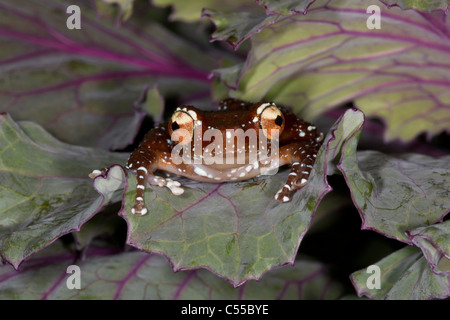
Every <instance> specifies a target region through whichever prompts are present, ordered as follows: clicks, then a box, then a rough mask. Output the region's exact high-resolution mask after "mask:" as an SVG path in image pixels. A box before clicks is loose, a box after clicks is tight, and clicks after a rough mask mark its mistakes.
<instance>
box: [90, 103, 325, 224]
mask: <svg viewBox="0 0 450 320" xmlns="http://www.w3.org/2000/svg"><path fill="white" fill-rule="evenodd" d="M208 133H209V134H208ZM207 135H208V136H207ZM246 138H247V139H246ZM250 138H252V139H250ZM255 139H256V140H255ZM236 140H237V141H236ZM239 141H240V143H239ZM255 141H258V143H256V142H255ZM322 141H323V133H321V132H319V131H318V130H317V127H316V126H315V125H313V124H312V123H310V122H307V121H305V120H303V119H301V118H299V117H297V115H296V114H295V113H293V112H292V111H291V110H290V109H288V108H287V107H285V106H281V105H277V104H276V103H274V102H267V101H259V102H247V101H242V100H239V99H234V98H228V99H225V100H222V101H220V102H219V105H218V108H217V110H214V111H212V110H206V111H205V110H201V109H199V108H196V107H194V106H192V105H181V106H179V107H178V108H176V109H175V111H174V112H173V114H172V116H171V117H170V120H168V121H166V122H164V123H162V124H160V125H157V126H155V127H154V128H152V129H150V130H149V131H148V133H147V134H146V135H145V136H144V138H143V140H142V142H141V143H140V144H139V145H138V147H137V148H136V149H135V150H134V151H133V152H132V153H131V154H130V156H129V158H128V161H127V163H126V166H125V168H126V169H127V171H129V172H132V173H134V174H136V196H135V199H134V200H135V202H134V206H133V207H132V208H131V212H132V213H133V214H134V215H138V216H142V215H145V214H146V213H147V212H148V209H147V208H146V206H145V200H144V194H145V190H146V183H149V184H150V185H157V186H160V187H167V188H168V189H169V190H170V191H171V192H172V194H174V195H181V194H183V192H184V189H183V187H182V186H181V184H180V182H179V181H177V180H174V179H172V178H169V177H163V176H162V175H159V174H156V173H157V172H165V173H167V174H168V175H169V176H171V177H173V175H175V176H182V177H185V178H188V179H191V180H195V181H201V182H208V183H225V182H230V181H242V180H248V179H251V178H254V177H257V176H260V175H263V174H274V173H276V171H277V169H278V168H281V167H283V166H286V165H290V172H289V174H288V177H287V180H286V182H285V183H284V185H283V186H282V187H281V188H280V189H279V191H278V192H277V193H276V194H275V195H274V198H275V200H277V201H278V202H281V203H284V202H288V201H290V200H291V194H292V193H293V192H295V191H297V190H300V189H301V188H303V187H304V186H305V185H306V184H307V182H308V180H309V177H310V174H311V170H312V169H313V165H314V163H315V160H316V158H317V153H318V151H319V148H320V146H321V144H322ZM224 159H226V161H224ZM220 160H222V161H220ZM106 171H107V169H101V170H98V169H96V170H94V171H92V172H91V173H90V174H89V176H90V177H91V178H93V179H95V178H96V177H97V176H99V175H104V174H105V172H106ZM270 172H271V173H270Z"/></svg>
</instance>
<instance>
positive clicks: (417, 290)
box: [350, 246, 450, 300]
mask: <svg viewBox="0 0 450 320" xmlns="http://www.w3.org/2000/svg"><path fill="white" fill-rule="evenodd" d="M375 265H376V266H378V267H379V268H380V271H381V277H380V281H381V282H380V288H379V289H377V288H372V287H371V285H372V284H373V279H372V278H370V277H373V276H374V272H373V271H371V270H370V269H367V268H365V269H361V270H359V271H357V272H355V273H353V274H352V275H351V277H350V278H351V280H352V282H353V285H354V286H355V288H356V291H357V293H358V295H359V296H362V295H365V296H367V297H370V298H372V299H393V300H399V299H401V300H423V299H444V298H446V297H448V296H450V278H449V275H448V274H447V275H445V274H440V275H438V274H436V273H434V272H432V271H431V268H430V265H429V264H428V262H427V259H426V258H425V257H424V256H423V255H422V253H421V252H420V250H419V249H418V248H416V247H411V246H406V247H405V248H403V249H400V250H398V251H396V252H394V253H392V254H391V255H389V256H387V257H386V258H384V259H382V260H381V261H378V262H377V263H376V264H375ZM368 284H369V286H368ZM369 288H371V289H369Z"/></svg>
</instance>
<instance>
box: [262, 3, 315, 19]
mask: <svg viewBox="0 0 450 320" xmlns="http://www.w3.org/2000/svg"><path fill="white" fill-rule="evenodd" d="M313 2H314V0H288V1H286V0H256V3H258V4H259V5H261V6H263V7H264V8H265V9H266V14H268V15H269V14H282V15H291V14H297V13H302V14H306V12H307V10H308V7H309V6H310V5H311V4H312V3H313Z"/></svg>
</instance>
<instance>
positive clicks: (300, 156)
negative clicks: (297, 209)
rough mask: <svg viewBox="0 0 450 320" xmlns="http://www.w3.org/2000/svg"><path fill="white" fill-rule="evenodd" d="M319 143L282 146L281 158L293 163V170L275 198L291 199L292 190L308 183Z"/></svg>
mask: <svg viewBox="0 0 450 320" xmlns="http://www.w3.org/2000/svg"><path fill="white" fill-rule="evenodd" d="M318 150H319V146H318V144H313V145H311V144H301V143H293V144H292V145H289V146H287V147H286V148H280V159H282V160H284V161H287V162H289V163H290V164H291V171H290V173H289V175H288V178H287V180H286V183H285V184H284V186H283V187H282V188H281V189H280V190H279V191H278V192H277V193H276V195H275V199H276V200H277V201H280V202H287V201H289V200H290V199H291V198H290V194H291V192H292V191H295V190H298V189H301V188H302V187H304V186H305V185H306V183H307V182H308V180H309V176H310V174H311V170H312V168H313V165H314V162H315V161H316V157H317V151H318Z"/></svg>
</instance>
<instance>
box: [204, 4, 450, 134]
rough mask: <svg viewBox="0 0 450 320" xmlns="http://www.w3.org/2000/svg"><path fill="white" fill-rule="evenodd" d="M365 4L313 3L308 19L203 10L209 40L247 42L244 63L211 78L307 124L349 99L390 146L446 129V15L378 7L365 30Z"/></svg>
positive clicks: (449, 112)
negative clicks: (380, 125)
mask: <svg viewBox="0 0 450 320" xmlns="http://www.w3.org/2000/svg"><path fill="white" fill-rule="evenodd" d="M272 2H273V1H269V0H267V3H272ZM298 3H300V1H298ZM367 7H368V4H367V1H362V0H357V1H350V0H345V1H333V2H330V1H325V0H320V1H315V2H314V3H313V4H312V5H311V6H310V7H309V9H308V13H307V14H306V15H304V14H291V15H289V16H282V15H280V14H271V15H266V14H263V13H260V14H255V13H254V11H251V10H248V11H244V10H241V11H240V12H238V13H237V14H227V13H220V12H218V13H214V12H211V14H209V16H210V17H211V19H212V20H213V22H214V23H215V24H216V25H217V30H216V32H215V33H214V34H213V39H216V40H224V41H228V42H231V43H232V44H233V45H234V46H235V47H236V46H239V44H241V43H242V42H243V41H244V40H245V39H251V40H250V41H251V50H250V52H249V54H248V56H247V60H246V62H245V64H243V65H238V66H236V67H231V68H229V69H228V70H229V73H231V75H227V70H226V69H221V70H220V73H217V76H220V77H221V79H223V81H224V82H225V83H226V84H227V85H228V86H229V87H230V90H229V95H230V96H233V97H236V98H240V99H242V100H251V101H259V100H262V99H265V100H274V101H277V102H279V103H281V104H285V105H289V106H291V107H292V108H293V110H294V111H295V112H296V113H297V114H302V117H303V118H305V119H307V120H310V121H313V122H314V120H315V119H316V118H318V117H319V116H320V115H322V114H323V113H324V112H326V111H328V110H330V109H332V108H335V107H337V106H340V105H342V104H344V103H348V102H352V101H353V102H354V103H355V104H356V105H357V106H358V108H360V109H361V110H362V111H363V112H364V113H365V115H366V116H368V117H373V118H377V119H381V120H382V121H383V122H384V123H385V124H386V131H385V134H384V135H385V139H386V140H388V141H391V140H396V139H398V140H403V141H411V140H412V139H414V138H416V137H417V136H418V135H419V134H421V133H425V134H426V135H427V137H431V136H433V135H437V134H439V133H441V132H443V131H447V130H448V128H449V127H450V109H449V108H448V107H447V106H448V105H449V103H450V97H449V95H448V83H450V82H449V77H450V76H449V75H450V73H449V72H448V69H449V66H450V55H449V54H448V52H449V51H450V44H449V42H448V38H447V34H448V33H449V22H448V20H446V19H445V15H444V13H443V12H441V13H435V14H427V13H423V12H417V11H414V10H407V11H403V10H401V9H399V8H395V7H394V8H390V9H387V8H386V7H384V6H381V8H380V9H381V13H380V14H381V20H380V21H381V22H380V23H381V29H369V28H368V27H367V23H368V21H367V20H368V18H369V17H370V15H369V14H367ZM249 15H251V20H249V19H248V16H249ZM239 68H240V71H238V72H237V70H236V69H239ZM236 74H238V76H236ZM230 79H236V81H235V82H234V83H230Z"/></svg>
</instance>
